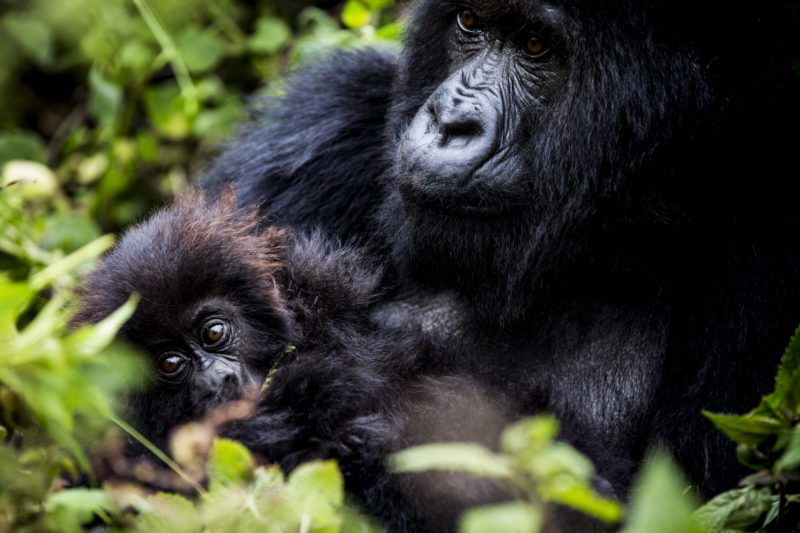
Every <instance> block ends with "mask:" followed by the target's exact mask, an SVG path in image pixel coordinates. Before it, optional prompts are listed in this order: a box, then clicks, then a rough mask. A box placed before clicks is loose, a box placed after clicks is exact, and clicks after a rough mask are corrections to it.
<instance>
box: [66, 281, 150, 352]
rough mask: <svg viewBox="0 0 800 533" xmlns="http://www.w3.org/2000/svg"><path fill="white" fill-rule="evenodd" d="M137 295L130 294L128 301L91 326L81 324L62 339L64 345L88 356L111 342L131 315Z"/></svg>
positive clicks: (134, 308) (137, 299) (136, 302)
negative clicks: (81, 325)
mask: <svg viewBox="0 0 800 533" xmlns="http://www.w3.org/2000/svg"><path fill="white" fill-rule="evenodd" d="M138 303H139V296H138V295H136V294H133V295H131V297H130V298H128V301H127V302H125V303H124V304H122V306H120V307H119V309H117V310H115V311H114V312H113V313H111V314H110V315H108V316H107V317H106V318H104V319H103V320H101V321H100V322H98V323H97V324H93V325H91V326H83V327H80V328H78V329H77V330H75V331H74V332H73V333H72V334H70V335H69V336H68V337H66V338H65V339H64V347H65V348H66V349H67V350H69V351H71V352H73V353H76V354H80V355H83V356H90V355H93V354H96V353H98V352H99V351H101V350H103V349H104V348H106V347H108V345H110V344H111V341H113V340H114V337H115V336H116V335H117V332H118V331H119V329H120V328H121V327H122V325H123V324H124V323H125V322H127V321H128V319H129V318H130V317H131V316H133V312H134V311H135V310H136V306H137V305H138Z"/></svg>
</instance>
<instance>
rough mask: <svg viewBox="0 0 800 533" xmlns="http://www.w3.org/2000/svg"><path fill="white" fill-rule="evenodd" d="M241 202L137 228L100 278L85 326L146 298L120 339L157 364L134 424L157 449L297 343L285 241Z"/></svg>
mask: <svg viewBox="0 0 800 533" xmlns="http://www.w3.org/2000/svg"><path fill="white" fill-rule="evenodd" d="M258 222H259V219H258V217H257V216H256V215H255V213H249V214H241V213H238V212H237V210H236V208H235V198H234V197H233V195H232V194H227V195H223V196H222V198H220V199H219V200H218V201H217V202H216V203H211V202H209V201H208V200H207V199H206V198H204V197H203V196H202V193H194V194H190V195H186V196H185V197H184V198H182V199H180V200H178V201H177V202H176V203H175V204H174V205H173V206H171V207H170V208H169V209H165V210H163V211H161V212H159V213H157V214H156V215H155V216H154V217H152V218H150V219H149V220H147V221H146V222H145V223H143V224H141V225H139V226H137V227H135V228H132V229H131V230H130V231H128V233H126V235H125V236H124V237H123V238H122V240H121V241H120V243H119V244H118V245H117V246H116V248H115V249H114V250H113V251H112V252H111V253H110V254H109V255H108V257H106V258H105V260H104V261H103V263H102V264H101V265H100V267H99V268H98V269H97V270H95V271H94V272H92V273H91V274H90V275H89V276H88V278H87V280H86V282H85V284H84V287H83V289H82V299H83V308H82V311H81V312H80V313H79V315H78V316H77V317H76V320H75V321H76V323H94V322H97V321H99V320H101V319H102V318H103V317H105V316H107V315H108V314H109V313H111V312H112V311H113V310H114V309H116V308H117V307H119V306H120V305H121V304H122V303H124V302H125V301H126V300H127V299H128V297H129V296H130V294H132V293H136V294H139V295H140V296H141V301H140V303H139V305H138V306H137V308H136V311H135V313H134V314H133V316H132V317H131V318H130V320H128V322H126V323H125V325H124V326H123V327H122V329H121V331H120V335H121V336H122V337H123V338H125V339H126V340H128V341H129V342H131V343H132V344H134V345H136V346H137V347H139V348H141V349H142V351H144V352H145V353H146V354H147V355H148V356H149V357H150V360H151V361H152V373H151V374H150V376H148V377H149V378H150V380H149V381H150V382H151V383H150V386H149V387H147V388H145V389H144V390H142V391H139V392H135V393H132V394H130V395H129V396H128V398H127V402H126V403H127V407H128V415H129V416H132V417H133V418H134V423H135V424H136V425H137V426H138V427H141V428H143V433H144V434H145V436H147V437H148V438H149V439H151V440H152V441H154V442H155V443H156V445H158V446H164V445H165V443H166V439H167V436H168V434H169V431H170V430H171V429H172V428H174V427H175V426H177V425H179V424H181V423H184V422H188V421H191V420H196V419H198V418H199V417H201V416H202V415H203V414H204V413H205V412H206V411H208V410H209V409H210V408H212V407H214V406H217V405H219V404H221V403H224V402H226V401H230V400H234V399H237V398H239V397H240V396H241V395H242V394H243V393H244V392H246V391H247V390H248V388H257V387H258V385H259V384H260V382H261V381H262V380H263V378H264V377H265V376H266V373H267V371H268V369H269V368H270V365H271V364H272V363H273V361H274V360H275V358H276V357H277V356H278V354H280V353H281V351H282V350H283V349H284V348H285V347H286V346H287V344H289V343H290V340H289V339H290V337H291V335H293V332H292V323H291V320H290V316H289V312H288V311H287V309H286V308H285V305H284V300H283V298H282V296H281V294H280V291H279V290H278V287H277V283H276V281H275V277H274V276H275V275H276V274H277V272H278V271H279V270H280V269H281V268H282V261H281V260H280V259H279V257H281V256H280V254H281V253H282V250H283V246H284V234H283V233H282V232H281V231H279V230H275V229H267V230H263V231H257V230H256V226H257V224H258Z"/></svg>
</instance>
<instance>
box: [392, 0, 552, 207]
mask: <svg viewBox="0 0 800 533" xmlns="http://www.w3.org/2000/svg"><path fill="white" fill-rule="evenodd" d="M445 13H446V15H445V16H449V17H450V19H451V21H450V24H449V27H448V28H447V34H448V35H447V37H446V44H445V45H446V46H447V49H448V50H449V56H450V69H449V76H448V77H447V78H446V79H445V80H444V81H443V82H441V84H440V85H439V86H438V87H437V88H436V89H435V90H434V91H433V93H432V94H431V95H430V97H429V98H428V99H427V101H426V102H425V103H424V104H423V105H422V106H421V107H420V108H419V110H418V111H417V113H416V115H415V116H414V117H413V119H412V121H411V123H410V125H409V126H408V127H407V128H406V129H405V131H404V132H403V133H402V135H401V137H400V145H399V149H398V153H397V167H398V175H399V179H400V181H399V190H400V192H401V194H402V195H403V198H404V199H405V200H406V201H407V202H411V203H414V204H417V205H421V206H427V207H430V208H432V209H436V210H440V211H444V212H451V213H454V214H463V215H467V216H473V215H487V214H488V215H491V214H496V213H498V212H501V211H503V210H507V209H509V208H513V207H514V206H515V204H516V203H519V202H520V199H521V198H525V197H526V196H527V195H526V194H525V190H524V189H525V184H524V183H523V182H520V181H519V180H517V179H516V176H517V174H518V171H517V170H516V167H517V166H518V165H519V161H517V157H516V154H515V153H514V152H515V151H516V150H515V148H514V147H515V146H516V144H517V142H518V141H519V137H520V133H521V131H523V130H524V129H525V128H526V127H527V122H528V121H529V118H528V117H529V116H532V115H534V114H535V113H536V112H537V111H541V110H542V109H543V108H544V107H545V106H546V105H547V103H548V100H549V98H550V97H551V96H552V95H553V94H554V92H555V91H556V90H557V88H558V87H559V86H560V85H561V84H562V77H563V76H562V75H563V72H564V63H563V60H562V56H561V52H560V50H559V46H560V45H559V43H560V38H559V36H558V32H559V27H560V23H561V14H560V12H559V11H558V10H556V9H555V8H546V7H542V8H541V9H540V11H539V13H538V14H539V16H538V17H537V18H536V20H535V21H528V20H525V19H520V18H519V17H510V16H507V15H504V16H492V15H491V14H489V13H488V12H481V11H478V9H477V8H472V7H468V8H466V7H463V6H462V7H460V8H459V7H457V6H453V7H452V8H450V9H447V10H445Z"/></svg>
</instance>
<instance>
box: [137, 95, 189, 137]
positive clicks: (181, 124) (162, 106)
mask: <svg viewBox="0 0 800 533" xmlns="http://www.w3.org/2000/svg"><path fill="white" fill-rule="evenodd" d="M144 102H145V108H146V109H147V114H148V116H149V117H150V120H151V122H152V123H153V124H154V125H155V126H156V129H157V130H158V132H159V133H161V134H163V135H164V136H166V137H168V138H171V139H181V138H184V137H186V136H187V135H188V134H189V132H190V131H191V126H192V120H193V119H194V117H193V116H189V115H188V114H187V109H186V100H185V99H184V97H183V95H182V93H181V90H180V87H178V84H177V82H174V81H169V82H165V83H162V84H161V85H157V86H155V87H152V88H150V89H147V90H146V91H145V95H144Z"/></svg>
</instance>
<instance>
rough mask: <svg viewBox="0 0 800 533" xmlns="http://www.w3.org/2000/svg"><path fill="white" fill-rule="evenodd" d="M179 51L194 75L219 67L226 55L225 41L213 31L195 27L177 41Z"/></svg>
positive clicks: (186, 31)
mask: <svg viewBox="0 0 800 533" xmlns="http://www.w3.org/2000/svg"><path fill="white" fill-rule="evenodd" d="M175 44H176V46H177V47H178V51H179V52H180V54H181V56H183V60H184V62H185V63H186V68H188V69H189V72H192V73H201V72H205V71H207V70H210V69H212V68H214V67H216V66H217V64H218V63H219V61H220V60H221V59H222V56H223V55H224V54H225V41H223V40H222V39H221V38H219V36H217V34H216V32H214V31H212V30H204V29H203V30H201V29H198V28H195V27H192V26H190V27H188V28H186V29H184V30H183V31H182V32H181V33H180V34H179V35H178V38H177V39H176V40H175Z"/></svg>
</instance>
